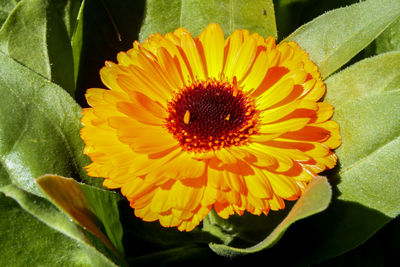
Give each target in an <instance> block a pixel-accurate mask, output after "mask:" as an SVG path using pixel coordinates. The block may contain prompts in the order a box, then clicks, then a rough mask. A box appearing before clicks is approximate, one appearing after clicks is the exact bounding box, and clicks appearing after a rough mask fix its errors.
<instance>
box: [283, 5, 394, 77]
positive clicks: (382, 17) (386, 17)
mask: <svg viewBox="0 0 400 267" xmlns="http://www.w3.org/2000/svg"><path fill="white" fill-rule="evenodd" d="M399 16H400V1H397V0H381V1H375V0H368V1H365V2H361V3H358V4H354V5H351V6H349V7H346V8H340V9H336V10H333V11H330V12H327V13H326V14H324V15H322V16H319V17H318V18H316V19H314V20H313V21H311V22H310V23H307V24H305V25H304V26H302V27H300V28H299V29H298V30H296V31H295V32H294V33H293V34H291V35H290V36H289V37H288V38H287V39H286V40H287V41H295V42H297V43H298V44H299V45H300V46H301V47H302V48H303V49H305V50H306V51H307V52H308V53H309V54H310V57H311V59H312V60H313V61H314V62H315V63H316V64H317V65H318V67H319V70H320V72H321V75H322V76H323V77H327V76H328V75H330V74H331V73H333V72H334V71H336V70H337V69H339V68H340V67H341V66H343V65H344V64H345V63H346V62H347V61H349V60H350V59H351V58H352V57H353V56H355V55H356V54H357V53H358V52H359V51H361V50H362V49H363V48H365V47H366V46H367V45H368V44H369V43H370V42H372V41H373V40H374V39H375V38H376V37H377V36H378V35H379V34H380V33H382V31H384V30H385V28H386V27H388V26H389V25H390V24H391V23H392V22H393V21H395V20H396V19H397V18H398V17H399Z"/></svg>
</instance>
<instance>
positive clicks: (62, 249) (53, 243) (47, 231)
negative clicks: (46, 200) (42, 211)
mask: <svg viewBox="0 0 400 267" xmlns="http://www.w3.org/2000/svg"><path fill="white" fill-rule="evenodd" d="M0 209H1V216H0V233H1V234H0V253H1V263H2V265H3V266H28V265H31V264H33V263H34V264H35V265H41V266H63V265H64V266H66V265H68V266H92V265H91V262H90V259H89V257H88V255H87V254H86V253H85V251H83V250H82V249H81V247H80V245H79V243H78V242H76V241H75V240H73V239H71V238H70V237H68V236H66V235H63V234H62V233H60V232H59V231H58V230H55V229H52V228H51V227H49V226H48V225H46V224H45V223H43V222H41V221H39V220H38V219H37V218H36V217H34V216H33V215H31V214H29V213H28V212H26V211H25V210H24V209H23V208H21V206H19V205H18V204H17V203H16V202H15V201H14V200H13V199H11V198H9V197H5V196H4V195H3V194H2V193H0Z"/></svg>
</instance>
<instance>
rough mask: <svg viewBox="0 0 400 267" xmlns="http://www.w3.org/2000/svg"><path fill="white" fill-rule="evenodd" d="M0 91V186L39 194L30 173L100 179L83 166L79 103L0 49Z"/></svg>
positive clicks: (33, 177)
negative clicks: (6, 185)
mask: <svg viewBox="0 0 400 267" xmlns="http://www.w3.org/2000/svg"><path fill="white" fill-rule="evenodd" d="M27 85H28V86H27ZM0 93H1V95H2V97H1V98H0V113H1V114H8V115H7V116H5V115H2V116H1V117H0V140H1V142H0V154H1V155H2V156H1V158H0V160H1V163H2V164H1V169H2V171H0V174H2V175H1V176H0V185H5V184H8V183H10V182H12V183H14V184H16V185H17V186H19V187H20V188H22V189H24V190H26V191H28V192H30V193H34V194H36V195H39V196H40V195H43V193H42V192H41V190H40V189H39V188H38V187H37V184H36V182H35V178H36V177H39V176H42V175H44V174H47V173H55V174H59V175H63V176H68V177H74V178H76V179H81V180H85V181H87V182H89V183H91V181H92V183H97V184H99V183H101V180H100V179H90V178H88V177H87V176H86V171H85V170H84V169H83V167H84V166H86V165H88V164H89V159H88V158H87V157H86V156H84V155H83V154H82V151H83V145H84V144H83V141H82V140H81V139H80V136H79V131H80V128H81V123H80V116H81V114H80V113H81V108H80V107H79V106H78V105H77V104H76V103H75V102H74V101H73V99H72V98H71V97H70V96H69V95H68V94H67V93H66V92H65V91H64V90H63V89H61V88H60V87H58V86H57V85H55V84H52V83H50V82H49V81H48V80H46V79H45V78H43V77H42V76H40V75H38V74H36V73H34V72H32V71H31V70H29V69H28V68H26V67H24V66H22V65H20V64H18V63H17V62H15V61H14V60H13V59H11V58H10V57H7V56H5V55H4V54H2V53H0Z"/></svg>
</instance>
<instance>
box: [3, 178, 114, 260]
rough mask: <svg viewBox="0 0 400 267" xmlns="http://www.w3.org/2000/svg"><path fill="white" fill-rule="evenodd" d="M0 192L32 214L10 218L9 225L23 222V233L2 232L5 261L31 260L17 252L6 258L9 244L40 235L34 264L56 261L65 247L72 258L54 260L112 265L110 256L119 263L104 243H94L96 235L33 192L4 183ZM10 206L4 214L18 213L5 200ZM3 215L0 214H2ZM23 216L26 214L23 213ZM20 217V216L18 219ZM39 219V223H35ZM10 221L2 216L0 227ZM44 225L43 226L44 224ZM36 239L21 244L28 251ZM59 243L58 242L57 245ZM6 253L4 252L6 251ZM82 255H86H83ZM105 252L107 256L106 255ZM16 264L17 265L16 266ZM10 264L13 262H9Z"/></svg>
mask: <svg viewBox="0 0 400 267" xmlns="http://www.w3.org/2000/svg"><path fill="white" fill-rule="evenodd" d="M0 191H1V192H3V193H4V194H6V196H9V197H11V198H13V199H14V200H16V201H17V202H18V204H19V205H20V207H22V208H23V209H24V210H25V211H26V212H28V213H29V214H30V215H32V216H33V217H34V218H35V219H36V220H35V219H34V218H32V217H29V216H28V217H29V220H28V221H26V222H25V221H18V220H16V221H14V222H13V224H15V226H17V227H19V228H22V229H23V228H24V227H23V224H25V223H26V224H27V225H26V227H25V229H23V230H24V232H22V233H17V234H14V235H13V232H11V231H2V240H7V242H5V244H4V243H2V245H3V246H4V248H3V249H4V252H5V254H7V257H6V260H7V261H10V262H12V261H14V263H20V264H21V263H22V262H24V261H26V260H27V259H29V260H31V258H30V257H29V256H28V255H26V257H22V258H20V257H21V256H23V255H21V256H20V255H18V256H16V257H15V259H12V258H8V255H10V256H12V254H9V253H10V252H11V251H12V250H13V249H14V248H13V247H12V245H14V244H15V243H17V242H19V239H20V238H24V237H26V238H29V237H35V236H36V237H37V234H40V235H41V237H42V238H43V239H42V238H41V237H39V238H40V243H42V244H40V246H39V247H40V248H41V250H40V251H35V257H36V258H35V260H37V262H36V261H33V262H35V264H37V263H40V262H41V261H44V259H46V258H48V259H46V260H48V261H50V262H52V261H54V262H57V257H60V256H61V255H60V254H59V253H60V252H59V250H61V252H62V249H63V248H64V247H65V246H67V247H71V248H72V249H73V251H74V252H75V253H76V257H72V256H71V259H68V258H63V257H60V259H58V262H60V263H61V262H66V263H67V262H72V263H73V262H74V261H78V260H79V261H86V264H87V261H88V258H89V259H90V262H91V264H92V265H93V266H116V265H115V264H114V263H113V262H112V261H111V260H110V259H109V258H112V259H113V260H114V261H115V262H117V263H121V261H120V260H118V258H117V257H116V255H114V254H113V253H111V251H110V250H109V249H108V248H107V247H106V246H104V244H103V243H101V242H98V241H97V239H96V238H93V237H92V236H91V234H90V233H89V232H87V231H86V230H84V229H80V228H79V227H77V225H76V224H74V223H73V222H72V221H71V220H70V219H69V218H68V217H67V216H65V214H63V213H61V212H60V211H59V210H58V209H57V208H56V207H54V206H53V205H52V204H51V203H49V202H48V201H47V200H45V199H43V198H41V197H37V196H35V195H33V194H30V193H28V192H26V191H24V190H22V189H19V188H18V187H16V186H15V185H8V186H4V187H2V188H0ZM2 198H3V196H2V195H1V196H0V200H2V201H3V199H2ZM5 202H6V203H8V204H9V205H10V204H11V205H10V206H6V207H5V208H4V210H2V212H3V211H4V212H5V213H7V212H13V210H17V212H18V213H22V212H21V210H20V209H18V208H16V207H15V204H12V203H11V201H9V200H5ZM2 215H3V213H2ZM23 215H24V217H27V216H26V215H25V214H23ZM20 219H22V218H20ZM39 221H40V222H39ZM10 223H11V222H10V221H9V220H7V219H5V218H4V221H3V220H2V221H1V224H0V227H10ZM43 224H44V225H46V226H47V227H45V226H44V225H43ZM35 225H36V226H38V227H39V229H38V232H36V231H35V230H32V232H33V233H25V231H28V230H29V229H32V228H31V227H33V226H35ZM33 240H36V239H28V240H26V241H25V242H26V243H25V244H26V247H27V249H28V251H32V250H33V249H34V248H35V247H36V242H32V241H33ZM44 240H46V241H49V243H46V242H43V241H44ZM57 243H59V244H57ZM6 250H7V251H8V252H7V251H6ZM49 250H51V251H54V254H53V255H48V253H49ZM100 251H101V252H100ZM84 254H86V257H85V255H84ZM105 255H107V256H108V257H109V258H107V257H106V256H105ZM20 264H17V265H18V266H20ZM12 266H14V265H12Z"/></svg>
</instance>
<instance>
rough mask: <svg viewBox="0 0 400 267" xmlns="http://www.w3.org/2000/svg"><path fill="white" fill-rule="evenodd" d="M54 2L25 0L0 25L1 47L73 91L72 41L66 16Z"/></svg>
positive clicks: (71, 92)
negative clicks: (64, 18) (66, 23)
mask: <svg viewBox="0 0 400 267" xmlns="http://www.w3.org/2000/svg"><path fill="white" fill-rule="evenodd" d="M60 1H61V0H60ZM60 1H58V3H61V2H60ZM67 2H69V1H67V0H65V3H67ZM53 3H57V1H56V2H53V1H52V2H49V1H47V0H29V1H28V0H22V1H21V2H20V3H19V4H18V6H17V7H16V8H15V9H14V10H13V12H12V13H11V14H10V16H9V17H8V18H7V21H6V22H5V23H4V25H3V27H2V28H1V31H0V51H2V52H3V53H5V54H7V55H9V56H11V57H12V58H14V59H16V60H17V61H19V62H21V63H22V64H23V65H25V66H27V67H28V68H30V69H32V70H34V71H35V72H37V73H39V74H41V75H42V76H44V77H46V78H47V79H49V80H51V81H53V82H55V83H57V84H59V85H60V86H62V87H63V88H64V89H65V90H67V91H68V92H69V93H70V94H71V95H73V94H74V91H75V86H74V67H73V58H72V49H71V44H70V41H69V37H68V32H67V29H66V25H65V24H64V20H63V18H62V17H61V16H60V15H59V12H58V11H57V10H56V7H55V6H56V5H55V4H53Z"/></svg>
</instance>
